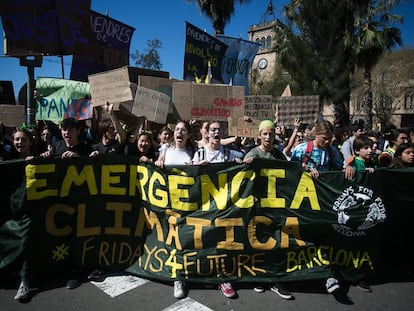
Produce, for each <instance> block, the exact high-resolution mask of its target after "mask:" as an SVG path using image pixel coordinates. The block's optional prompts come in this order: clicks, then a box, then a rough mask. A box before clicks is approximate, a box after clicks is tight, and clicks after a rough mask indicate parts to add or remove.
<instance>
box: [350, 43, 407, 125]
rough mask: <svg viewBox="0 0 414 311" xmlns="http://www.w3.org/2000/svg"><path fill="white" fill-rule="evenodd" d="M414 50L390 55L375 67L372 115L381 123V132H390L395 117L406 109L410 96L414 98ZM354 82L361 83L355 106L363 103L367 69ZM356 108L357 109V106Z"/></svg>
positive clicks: (405, 50)
mask: <svg viewBox="0 0 414 311" xmlns="http://www.w3.org/2000/svg"><path fill="white" fill-rule="evenodd" d="M413 59H414V49H403V50H399V51H396V52H386V53H385V54H384V55H383V57H382V58H381V59H380V60H379V61H378V63H377V64H376V65H375V66H374V67H373V69H372V72H371V75H372V85H371V87H372V111H373V120H375V122H378V123H380V128H381V129H384V128H387V127H388V126H389V125H390V124H391V123H393V121H392V117H393V115H394V113H396V112H398V111H401V110H400V109H403V108H404V101H405V98H406V95H407V94H412V93H413V90H414V87H413V86H412V83H409V81H414V60H413ZM354 79H355V80H356V81H357V83H358V82H359V85H358V87H357V88H356V89H355V91H354V92H353V98H354V102H363V99H364V89H363V87H362V83H361V81H363V79H364V72H363V69H360V70H358V72H357V73H356V74H355V76H354ZM355 108H356V106H355Z"/></svg>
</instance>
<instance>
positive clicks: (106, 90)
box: [88, 66, 134, 107]
mask: <svg viewBox="0 0 414 311" xmlns="http://www.w3.org/2000/svg"><path fill="white" fill-rule="evenodd" d="M88 81H89V85H90V89H91V96H92V103H93V105H94V106H95V107H96V106H102V105H106V103H107V102H109V103H120V102H125V101H128V100H133V99H134V97H133V94H132V90H131V88H130V81H129V72H128V67H126V66H125V67H122V68H118V69H113V70H109V71H105V72H101V73H96V74H93V75H89V76H88Z"/></svg>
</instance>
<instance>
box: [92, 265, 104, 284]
mask: <svg viewBox="0 0 414 311" xmlns="http://www.w3.org/2000/svg"><path fill="white" fill-rule="evenodd" d="M105 278H106V275H105V272H104V270H102V269H100V268H98V269H95V270H93V271H92V272H91V273H89V275H88V280H89V281H93V282H103V281H104V280H105Z"/></svg>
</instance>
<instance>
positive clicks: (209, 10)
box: [187, 0, 250, 35]
mask: <svg viewBox="0 0 414 311" xmlns="http://www.w3.org/2000/svg"><path fill="white" fill-rule="evenodd" d="M187 1H188V2H192V3H194V2H197V5H198V8H199V9H200V11H201V12H202V13H204V14H205V15H206V16H207V17H208V18H209V19H210V20H211V22H212V25H213V28H214V32H215V34H216V35H218V34H220V35H222V34H224V28H225V27H226V24H227V23H228V22H230V18H231V16H232V15H233V14H234V3H235V2H239V3H240V4H243V3H248V2H249V1H250V0H238V1H234V0H187Z"/></svg>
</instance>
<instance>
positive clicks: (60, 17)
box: [0, 0, 97, 56]
mask: <svg viewBox="0 0 414 311" xmlns="http://www.w3.org/2000/svg"><path fill="white" fill-rule="evenodd" d="M90 4H91V1H90V0H59V1H57V0H37V1H30V0H20V1H17V2H16V1H14V0H2V1H0V15H1V20H2V23H3V29H4V33H5V36H4V37H5V54H8V55H11V56H27V55H70V54H76V53H92V52H94V51H95V50H96V48H97V46H96V45H95V44H94V42H95V41H94V39H93V34H92V32H91V29H90V27H89V20H90V14H89V13H90Z"/></svg>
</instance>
